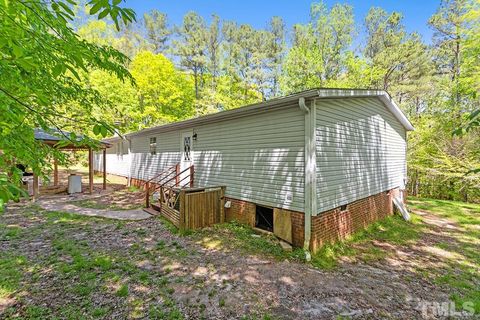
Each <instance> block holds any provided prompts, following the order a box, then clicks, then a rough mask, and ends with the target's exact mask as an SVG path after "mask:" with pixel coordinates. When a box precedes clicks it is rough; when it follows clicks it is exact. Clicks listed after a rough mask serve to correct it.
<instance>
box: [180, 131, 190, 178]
mask: <svg viewBox="0 0 480 320" xmlns="http://www.w3.org/2000/svg"><path fill="white" fill-rule="evenodd" d="M192 136H193V133H192V131H187V132H183V133H182V139H181V141H180V150H181V156H182V158H181V159H180V172H182V171H184V170H185V169H187V168H189V167H190V166H192V165H193V138H192ZM189 175H190V171H189V170H186V171H185V172H184V173H182V174H181V175H180V184H181V186H184V185H186V186H188V181H190V178H188V176H189Z"/></svg>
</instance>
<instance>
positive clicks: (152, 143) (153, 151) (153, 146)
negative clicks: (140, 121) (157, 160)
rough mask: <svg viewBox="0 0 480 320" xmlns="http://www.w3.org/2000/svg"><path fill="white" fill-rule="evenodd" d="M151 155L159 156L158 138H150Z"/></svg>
mask: <svg viewBox="0 0 480 320" xmlns="http://www.w3.org/2000/svg"><path fill="white" fill-rule="evenodd" d="M150 154H151V155H155V154H157V138H156V137H151V138H150Z"/></svg>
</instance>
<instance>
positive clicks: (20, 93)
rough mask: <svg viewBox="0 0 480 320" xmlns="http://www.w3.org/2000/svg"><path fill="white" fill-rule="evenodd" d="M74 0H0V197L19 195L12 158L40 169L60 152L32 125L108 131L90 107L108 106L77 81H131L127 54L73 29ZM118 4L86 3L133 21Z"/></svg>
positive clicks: (114, 19)
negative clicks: (98, 76)
mask: <svg viewBox="0 0 480 320" xmlns="http://www.w3.org/2000/svg"><path fill="white" fill-rule="evenodd" d="M78 4H79V3H78V2H77V1H73V0H68V1H66V2H62V1H49V2H47V1H41V0H35V1H21V0H19V1H0V24H1V26H2V28H0V52H1V54H2V59H1V60H0V114H1V116H0V150H1V152H2V157H1V158H0V178H1V179H0V196H1V199H2V201H6V200H7V199H9V198H15V197H17V196H18V195H19V193H18V192H16V189H15V188H13V186H15V185H17V184H18V181H19V175H20V172H19V170H17V169H16V167H15V165H16V164H17V163H22V164H26V165H27V166H29V167H31V168H32V169H33V171H34V172H36V173H37V174H39V173H40V172H41V171H40V170H41V168H45V167H48V163H49V159H50V158H51V157H59V155H58V154H56V152H55V151H54V150H51V148H45V147H43V146H41V145H39V144H38V143H37V142H36V141H35V139H34V135H33V129H34V128H36V127H40V128H43V129H46V130H49V129H51V128H55V129H60V128H62V129H67V130H68V131H76V132H83V131H84V129H85V128H88V127H90V128H97V129H94V130H95V133H100V134H102V135H103V136H106V135H108V133H109V132H113V128H112V127H111V125H109V124H107V123H106V122H104V121H99V120H97V118H96V117H95V116H94V115H93V114H92V109H93V108H95V107H96V108H103V109H104V110H105V112H107V108H108V107H110V106H109V105H108V104H107V103H105V101H104V99H103V98H102V96H101V95H100V94H99V93H98V91H96V90H94V89H92V88H90V87H89V86H88V85H86V83H85V82H84V81H83V80H84V79H85V78H86V76H87V75H88V73H89V72H91V71H92V70H103V71H105V72H107V73H110V74H113V75H115V76H116V77H118V78H119V79H121V80H122V81H129V82H133V78H132V77H131V75H130V73H129V71H128V70H127V69H126V68H125V66H126V64H127V63H128V61H129V59H128V57H127V56H125V55H124V54H122V53H120V52H119V51H117V50H115V49H114V48H112V47H110V46H102V45H97V44H94V43H91V42H87V41H85V40H84V39H81V38H80V37H79V36H78V35H77V34H76V32H75V31H74V30H73V29H72V27H71V25H70V23H71V22H72V20H73V19H74V17H75V13H74V7H75V6H77V5H78ZM119 4H120V1H118V0H115V1H113V2H109V1H92V2H91V5H93V6H95V7H96V8H98V9H99V10H102V11H101V15H102V16H103V17H105V16H106V15H109V16H110V18H111V19H112V20H113V21H114V22H115V21H118V19H119V18H120V19H122V21H123V23H130V22H132V21H134V20H135V14H134V13H133V11H132V10H130V9H126V8H122V7H120V6H119ZM117 24H118V23H117ZM65 139H66V140H68V139H69V137H68V136H65ZM71 142H72V143H77V141H71ZM60 158H61V157H60Z"/></svg>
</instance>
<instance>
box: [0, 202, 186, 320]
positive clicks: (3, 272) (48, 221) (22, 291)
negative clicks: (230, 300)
mask: <svg viewBox="0 0 480 320" xmlns="http://www.w3.org/2000/svg"><path fill="white" fill-rule="evenodd" d="M30 209H31V208H28V209H26V210H25V211H24V212H22V213H25V215H17V216H16V217H15V219H14V220H13V221H17V220H18V219H23V221H22V223H21V224H20V223H19V225H21V226H22V228H20V227H17V226H15V227H12V224H11V223H10V224H7V223H4V224H2V225H0V236H1V237H2V243H0V245H7V247H6V248H7V249H6V250H4V249H3V248H4V247H2V250H0V301H2V299H3V301H2V303H7V305H6V307H5V308H4V310H2V308H0V318H2V319H97V318H112V317H118V312H120V314H122V316H121V317H125V318H128V317H131V318H145V317H147V315H148V309H147V308H146V307H144V306H143V305H141V304H140V303H138V301H151V300H152V301H153V299H158V298H160V299H162V297H163V299H164V300H166V299H167V297H169V296H170V295H171V293H172V291H171V290H172V289H168V288H165V282H160V281H159V282H156V281H152V279H161V278H162V277H163V276H164V274H165V273H164V272H163V271H150V272H146V270H144V269H142V267H141V265H140V263H139V262H140V261H151V260H152V259H155V257H157V256H159V255H160V254H162V253H161V252H160V250H158V251H157V250H156V249H155V248H153V249H152V250H153V251H150V250H148V249H145V248H144V244H142V238H143V237H145V234H146V231H142V232H138V230H143V229H141V228H132V227H129V228H128V229H127V230H128V231H129V232H128V233H126V234H125V235H124V237H125V238H126V239H131V240H129V241H132V243H133V244H137V250H132V251H130V250H128V246H127V245H126V244H125V245H124V247H125V250H124V249H123V248H122V247H120V249H117V250H113V251H112V250H106V248H105V247H103V246H102V241H105V240H107V239H103V238H102V236H99V235H98V232H105V231H102V230H107V231H108V230H111V231H112V233H111V234H110V233H109V232H107V233H104V234H106V235H111V236H113V235H115V239H114V241H118V239H119V238H121V236H120V237H119V235H120V234H118V235H117V232H118V231H117V227H118V224H117V223H116V222H115V221H109V220H107V219H98V218H92V217H85V216H81V215H75V214H69V213H63V212H49V211H46V210H41V209H38V208H34V209H33V210H34V211H36V212H35V214H30ZM37 210H38V211H37ZM124 224H126V223H124ZM132 224H134V223H132ZM124 228H126V226H125V225H123V226H122V230H123V229H124ZM12 230H14V231H12ZM18 230H20V232H21V233H19V231H18ZM139 233H141V235H139ZM19 234H21V235H22V236H18V235H19ZM124 241H125V240H124ZM32 243H33V245H34V247H31V248H29V246H32ZM35 246H38V247H35ZM166 247H169V245H166ZM138 248H143V250H138ZM19 251H21V252H22V253H23V252H24V253H25V255H20V254H18V253H17V252H19ZM172 256H173V254H172ZM167 282H168V280H167ZM136 288H142V289H141V290H140V291H138V290H139V289H136ZM59 291H60V292H61V294H60V295H59V294H58V292H59ZM12 299H14V300H15V305H14V306H11V307H8V303H9V301H12ZM161 301H162V300H159V301H157V302H155V305H157V306H158V307H159V308H162V310H164V312H165V314H166V315H170V314H172V315H175V314H177V313H178V312H179V311H178V308H177V306H176V303H175V301H169V306H166V305H165V304H163V303H162V302H161ZM115 312H116V313H115ZM114 314H116V315H117V316H114ZM177 318H178V317H177ZM177 318H175V317H173V318H172V319H177ZM178 319H180V318H178Z"/></svg>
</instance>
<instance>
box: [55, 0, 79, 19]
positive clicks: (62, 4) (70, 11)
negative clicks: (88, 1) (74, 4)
mask: <svg viewBox="0 0 480 320" xmlns="http://www.w3.org/2000/svg"><path fill="white" fill-rule="evenodd" d="M58 4H59V5H60V6H62V8H63V9H64V10H65V11H66V12H67V13H68V14H69V15H70V16H74V15H75V13H74V12H73V11H72V9H70V8H69V7H68V6H67V5H66V4H65V3H63V2H58Z"/></svg>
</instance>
